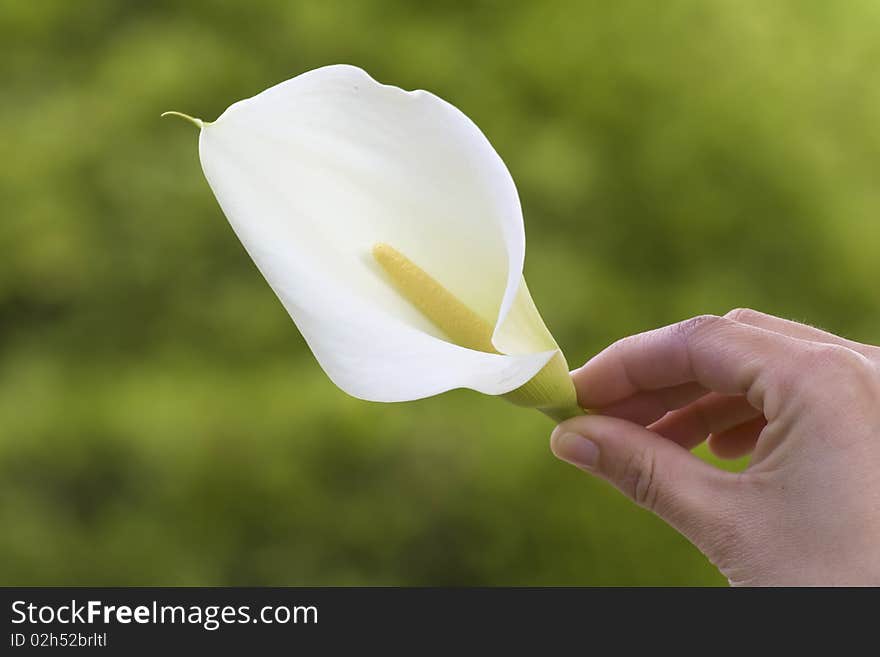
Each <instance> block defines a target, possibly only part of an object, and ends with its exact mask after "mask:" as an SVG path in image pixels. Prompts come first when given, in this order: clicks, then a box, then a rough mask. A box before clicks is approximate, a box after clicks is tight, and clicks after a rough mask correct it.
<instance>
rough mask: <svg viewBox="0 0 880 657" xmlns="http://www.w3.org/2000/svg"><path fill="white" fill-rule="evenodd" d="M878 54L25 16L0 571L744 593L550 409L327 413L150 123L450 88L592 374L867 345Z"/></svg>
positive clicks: (515, 14)
mask: <svg viewBox="0 0 880 657" xmlns="http://www.w3.org/2000/svg"><path fill="white" fill-rule="evenodd" d="M878 35H880V5H877V3H876V2H871V1H869V0H852V1H851V2H846V3H831V2H826V1H824V0H787V1H779V2H773V3H769V2H764V1H763V0H718V1H717V2H701V1H699V0H666V1H664V2H653V1H650V0H617V1H616V2H613V3H612V2H602V1H599V0H596V1H592V2H583V1H579V0H568V1H563V2H553V1H549V2H532V3H516V2H505V1H501V0H497V1H489V2H454V1H452V0H448V1H435V2H430V3H420V2H404V1H402V0H400V1H394V0H386V1H369V2H368V1H361V2H341V1H339V0H321V1H320V2H282V1H278V2H270V1H268V0H264V1H255V0H252V1H251V2H240V3H234V2H187V3H177V2H169V1H166V2H159V1H157V2H149V3H144V2H135V1H133V0H132V1H129V2H122V1H111V0H107V1H104V2H97V1H91V0H87V1H83V2H66V1H64V0H44V1H40V2H30V1H27V0H20V1H17V2H16V1H13V2H7V3H4V5H3V11H2V12H0V44H2V46H0V48H2V50H3V53H2V54H3V56H2V58H0V74H2V79H3V85H2V87H0V157H2V162H3V165H2V168H0V197H2V201H3V210H2V219H0V245H2V253H3V258H2V259H0V523H2V525H3V528H4V529H3V531H2V532H0V582H2V583H5V584H94V585H97V584H105V585H106V584H117V585H124V584H170V585H176V584H194V585H211V584H277V585H286V584H490V585H494V584H561V585H573V584H719V583H723V579H722V578H721V577H720V576H719V575H718V574H717V573H716V572H715V571H714V569H713V568H712V566H711V565H710V564H708V563H707V562H706V560H705V559H704V558H703V557H702V556H701V555H700V554H699V553H698V552H696V550H694V549H693V548H692V547H691V546H690V545H689V544H688V543H687V542H686V541H685V540H684V539H683V538H681V537H679V536H678V535H677V534H676V533H675V532H674V531H672V530H671V529H669V528H667V527H666V526H665V525H664V524H663V523H662V522H660V521H659V520H657V519H655V518H654V517H652V516H651V515H650V514H648V513H647V512H644V511H642V510H640V509H638V508H636V507H634V506H633V505H631V504H630V503H628V502H627V501H626V500H624V499H623V498H622V497H621V496H619V495H618V494H617V493H616V492H615V491H613V490H612V489H611V488H610V487H608V486H607V485H605V484H603V483H601V482H598V481H594V480H591V479H589V478H588V477H586V476H584V475H582V474H581V473H579V472H578V471H577V470H575V469H574V468H571V467H569V466H566V465H564V464H562V463H559V462H557V461H556V460H555V459H553V458H552V457H551V456H550V454H549V451H548V448H547V437H548V434H549V431H550V429H551V428H552V427H551V425H550V423H548V422H547V420H546V419H545V418H543V417H542V416H540V415H538V414H537V413H533V412H530V411H526V410H522V409H516V408H513V407H511V406H508V405H506V404H505V403H504V402H502V401H500V400H495V399H491V398H485V397H481V396H479V395H477V394H475V393H470V392H467V391H455V392H452V393H449V394H446V395H443V396H441V397H439V398H435V399H430V400H424V401H421V402H415V403H411V404H405V405H380V404H368V403H365V402H359V401H356V400H353V399H350V398H347V397H346V396H345V395H344V394H342V393H341V392H339V391H338V390H337V389H335V388H334V387H333V386H332V384H331V383H330V382H329V381H328V380H327V379H326V377H325V376H324V375H323V373H322V372H321V371H320V369H319V368H318V366H317V364H316V363H315V362H314V360H313V358H312V357H311V355H310V354H309V352H308V350H307V349H306V348H305V345H304V343H303V341H302V339H301V338H300V337H299V335H298V333H297V332H296V329H295V327H294V326H293V324H292V323H291V322H290V320H289V318H288V317H287V315H286V314H285V312H284V310H283V309H282V307H281V305H280V303H278V301H277V300H276V299H275V297H274V295H273V294H272V292H271V290H270V289H269V287H268V285H266V284H265V282H264V281H263V280H262V279H261V277H260V276H259V274H258V272H257V271H256V269H255V268H254V266H253V264H252V263H251V261H250V260H249V258H248V257H247V255H246V254H245V252H244V250H243V249H242V247H241V246H240V244H239V243H238V241H237V240H236V238H235V237H234V235H233V233H232V231H231V230H230V228H229V227H228V225H227V224H226V221H225V219H224V217H223V215H222V214H221V212H220V210H219V208H218V207H217V204H216V202H215V201H214V199H213V197H212V195H211V193H210V191H209V189H208V186H207V184H206V183H205V181H204V179H203V177H202V174H201V171H200V168H199V163H198V155H197V150H196V133H195V132H194V131H193V130H192V129H191V128H190V127H188V126H185V125H184V124H182V123H178V122H169V121H165V120H160V119H159V113H160V112H162V111H164V110H167V109H178V110H183V111H187V112H189V113H192V114H194V115H196V116H202V117H205V118H206V119H210V118H213V117H215V116H216V115H218V114H219V113H220V112H221V111H222V110H223V109H224V108H225V107H226V106H227V105H229V104H230V103H231V102H233V101H235V100H238V99H240V98H243V97H246V96H250V95H253V94H254V93H257V92H259V91H260V90H262V89H263V88H265V87H267V86H269V85H271V84H274V83H276V82H278V81H281V80H283V79H286V78H288V77H291V76H293V75H295V74H298V73H300V72H302V71H305V70H307V69H310V68H314V67H317V66H321V65H324V64H328V63H337V62H348V63H353V64H357V65H360V66H362V67H364V68H365V69H367V70H368V71H369V72H370V73H371V74H372V75H374V76H375V77H376V78H377V79H379V80H381V81H383V82H389V83H394V84H398V85H400V86H402V87H405V88H419V87H423V88H427V89H430V90H432V91H434V92H436V93H438V94H439V95H441V96H442V97H444V98H446V99H448V100H450V101H451V102H453V103H454V104H456V105H457V106H459V107H460V108H461V109H462V110H463V111H464V112H465V113H467V114H469V115H470V116H471V117H472V118H473V119H474V120H475V121H476V122H477V124H478V125H480V126H481V127H482V128H483V130H484V131H485V132H486V134H487V135H488V136H489V138H490V140H491V141H492V142H493V143H494V145H495V146H496V148H497V149H498V151H499V152H500V153H501V155H502V157H504V159H505V161H506V162H507V164H508V166H509V167H510V169H511V171H512V173H513V175H514V178H515V179H516V180H517V183H518V186H519V190H520V194H521V197H522V201H523V205H524V209H525V214H526V229H527V232H528V235H529V248H528V255H527V264H526V270H527V276H528V279H529V283H530V287H531V289H532V292H533V295H534V297H535V299H536V300H537V302H538V304H539V306H540V307H541V309H542V312H543V313H544V316H545V318H546V320H547V322H548V324H549V325H550V326H551V328H552V329H553V330H554V333H555V334H556V337H557V339H558V340H559V342H560V344H561V345H562V346H563V348H564V349H565V351H566V353H567V355H568V356H569V360H570V361H571V362H572V364H577V363H580V362H582V361H583V360H584V359H585V358H587V357H588V356H589V355H590V354H593V353H595V352H596V351H597V350H599V349H601V348H602V347H603V346H605V345H606V344H608V343H609V342H611V341H613V340H615V339H617V338H618V337H620V336H622V335H625V334H629V333H633V332H637V331H640V330H644V329H648V328H652V327H654V326H657V325H660V324H665V323H669V322H672V321H676V320H679V319H682V318H684V317H687V316H690V315H695V314H700V313H705V312H715V313H723V312H725V311H727V310H729V309H731V308H733V307H736V306H752V307H757V308H760V309H763V310H765V311H768V312H772V313H776V314H780V315H783V316H787V317H793V318H796V319H801V320H806V321H809V322H811V323H816V324H820V325H822V326H824V327H827V328H829V329H830V330H834V331H837V332H841V333H844V334H846V335H849V336H851V337H854V338H858V339H863V340H867V341H877V339H878V335H880V327H878V317H877V308H878V301H877V282H878V281H880V257H878V254H880V223H878V220H877V215H878V211H880V187H878V185H877V177H876V170H877V163H878V161H880V123H878V115H880V114H878V109H880V85H878V84H877V76H876V73H877V68H878V65H880V38H878Z"/></svg>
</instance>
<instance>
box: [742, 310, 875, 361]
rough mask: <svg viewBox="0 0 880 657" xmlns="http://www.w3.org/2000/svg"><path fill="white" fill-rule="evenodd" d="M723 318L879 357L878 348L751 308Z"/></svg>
mask: <svg viewBox="0 0 880 657" xmlns="http://www.w3.org/2000/svg"><path fill="white" fill-rule="evenodd" d="M725 317H726V318H727V319H732V320H734V321H736V322H740V323H742V324H749V325H751V326H758V327H760V328H763V329H766V330H768V331H775V332H776V333H782V334H783V335H787V336H789V337H792V338H798V339H800V340H810V341H811V342H822V343H825V344H836V345H840V346H842V347H847V348H849V349H852V350H853V351H855V352H858V353H860V354H862V355H863V356H867V357H868V358H877V357H878V356H880V349H878V347H874V346H872V345H866V344H861V343H859V342H854V341H853V340H847V339H846V338H841V337H840V336H837V335H834V334H833V333H829V332H828V331H823V330H822V329H818V328H815V327H813V326H808V325H806V324H799V323H798V322H792V321H790V320H787V319H782V318H781V317H774V316H773V315H767V314H766V313H762V312H759V311H757V310H752V309H751V308H737V309H736V310H731V311H730V312H729V313H727V314H726V315H725Z"/></svg>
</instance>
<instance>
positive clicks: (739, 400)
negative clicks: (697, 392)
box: [649, 392, 763, 449]
mask: <svg viewBox="0 0 880 657" xmlns="http://www.w3.org/2000/svg"><path fill="white" fill-rule="evenodd" d="M756 417H761V418H763V415H762V413H761V411H759V410H758V409H756V408H755V407H754V406H752V405H751V404H750V403H749V402H748V400H747V399H746V398H745V397H743V396H742V395H723V394H720V393H717V392H711V393H709V394H708V395H706V396H705V397H701V398H700V399H698V400H697V401H695V402H694V403H692V404H689V405H688V406H685V407H684V408H682V409H679V410H677V411H673V412H672V413H669V414H667V415H666V416H664V417H663V418H661V419H660V420H658V421H657V422H655V423H654V424H652V425H651V426H650V427H649V428H650V429H651V431H653V432H655V433H658V434H660V435H661V436H663V437H665V438H668V439H669V440H672V441H674V442H676V443H678V444H679V445H681V446H682V447H684V448H685V449H693V448H694V447H696V446H697V445H699V444H700V443H701V442H703V441H704V440H706V438H707V437H708V436H709V434H712V433H723V432H725V431H727V430H728V429H732V428H733V427H736V426H737V425H740V424H742V423H743V422H747V421H749V420H751V419H753V418H756Z"/></svg>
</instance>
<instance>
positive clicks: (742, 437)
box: [708, 416, 767, 459]
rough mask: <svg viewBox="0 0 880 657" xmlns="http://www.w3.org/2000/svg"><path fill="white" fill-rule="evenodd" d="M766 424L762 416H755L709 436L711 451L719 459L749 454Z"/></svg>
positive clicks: (735, 457) (736, 457)
mask: <svg viewBox="0 0 880 657" xmlns="http://www.w3.org/2000/svg"><path fill="white" fill-rule="evenodd" d="M766 426H767V420H765V419H764V417H763V416H762V417H756V418H754V419H752V420H749V421H748V422H744V423H742V424H740V425H738V426H735V427H733V428H731V429H727V430H726V431H722V432H720V433H713V434H712V435H711V436H709V440H708V445H709V449H710V450H712V453H713V454H714V455H715V456H717V457H718V458H721V459H738V458H740V457H741V456H745V455H746V454H751V453H752V452H753V451H754V450H755V445H757V444H758V437H759V436H760V435H761V432H762V431H763V430H764V427H766Z"/></svg>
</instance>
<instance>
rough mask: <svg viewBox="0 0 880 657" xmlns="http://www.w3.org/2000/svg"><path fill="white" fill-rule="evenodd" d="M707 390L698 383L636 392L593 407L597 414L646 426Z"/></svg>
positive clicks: (700, 395) (697, 397)
mask: <svg viewBox="0 0 880 657" xmlns="http://www.w3.org/2000/svg"><path fill="white" fill-rule="evenodd" d="M707 392H708V391H707V390H706V389H705V388H704V387H703V386H701V385H700V384H699V383H683V384H682V385H680V386H672V387H671V388H661V389H660V390H646V391H643V392H637V393H636V394H635V395H633V396H632V397H627V398H626V399H624V400H622V401H619V402H616V403H614V404H611V405H610V406H606V407H604V408H597V409H594V410H595V411H596V412H597V413H598V414H599V415H608V416H610V417H617V418H620V419H622V420H629V421H630V422H635V423H636V424H641V425H642V426H647V425H649V424H651V423H652V422H654V421H656V420H659V419H660V418H661V417H663V416H664V415H666V414H667V413H669V412H670V411H674V410H675V409H677V408H681V407H682V406H686V405H687V404H690V403H691V402H693V401H694V400H696V399H699V398H700V397H702V396H703V395H705V394H706V393H707Z"/></svg>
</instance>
